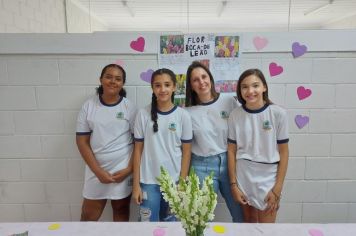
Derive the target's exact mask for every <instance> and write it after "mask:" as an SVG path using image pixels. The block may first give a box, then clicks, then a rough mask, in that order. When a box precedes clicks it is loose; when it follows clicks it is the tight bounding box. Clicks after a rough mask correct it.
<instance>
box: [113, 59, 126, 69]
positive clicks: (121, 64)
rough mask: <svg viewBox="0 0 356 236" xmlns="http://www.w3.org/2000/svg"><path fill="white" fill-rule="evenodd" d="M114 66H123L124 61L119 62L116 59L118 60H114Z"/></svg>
mask: <svg viewBox="0 0 356 236" xmlns="http://www.w3.org/2000/svg"><path fill="white" fill-rule="evenodd" d="M114 64H116V65H119V66H122V67H123V66H124V61H123V60H120V59H118V60H116V61H115V62H114Z"/></svg>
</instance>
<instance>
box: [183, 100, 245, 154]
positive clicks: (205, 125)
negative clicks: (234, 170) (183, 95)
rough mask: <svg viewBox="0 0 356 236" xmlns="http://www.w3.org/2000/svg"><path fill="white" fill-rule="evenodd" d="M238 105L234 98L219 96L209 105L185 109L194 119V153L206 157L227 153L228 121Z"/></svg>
mask: <svg viewBox="0 0 356 236" xmlns="http://www.w3.org/2000/svg"><path fill="white" fill-rule="evenodd" d="M238 104H239V103H238V102H237V101H236V99H235V98H234V97H231V96H223V95H219V97H218V98H216V99H215V100H213V101H211V102H209V103H203V104H200V105H196V106H192V107H186V108H185V109H186V110H187V111H188V112H189V114H190V116H191V118H192V125H193V142H192V153H194V154H195V155H198V156H205V157H206V156H212V155H216V154H219V153H223V152H226V150H227V135H228V125H227V120H228V118H229V116H230V113H231V111H232V110H233V109H235V108H236V107H238Z"/></svg>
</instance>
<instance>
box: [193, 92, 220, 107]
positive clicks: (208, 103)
mask: <svg viewBox="0 0 356 236" xmlns="http://www.w3.org/2000/svg"><path fill="white" fill-rule="evenodd" d="M219 97H220V93H219V94H218V96H217V97H216V98H215V99H213V100H212V101H210V102H206V103H204V102H202V103H200V104H198V105H201V106H207V105H210V104H213V103H214V102H216V101H217V100H218V99H219Z"/></svg>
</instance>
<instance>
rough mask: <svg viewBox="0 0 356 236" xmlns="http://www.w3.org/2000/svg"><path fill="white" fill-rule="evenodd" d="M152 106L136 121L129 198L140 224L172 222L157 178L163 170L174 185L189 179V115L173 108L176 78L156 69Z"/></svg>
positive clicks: (190, 132)
mask: <svg viewBox="0 0 356 236" xmlns="http://www.w3.org/2000/svg"><path fill="white" fill-rule="evenodd" d="M151 87H152V90H153V93H152V103H151V105H150V106H147V107H146V108H144V109H141V110H140V111H139V112H138V114H137V117H136V121H135V133H134V134H135V148H134V155H133V157H134V164H133V166H134V171H133V173H134V174H133V193H132V197H133V199H134V201H135V202H136V203H137V204H140V221H172V220H175V217H174V216H173V215H171V214H170V213H169V207H168V203H167V202H166V201H165V200H164V199H163V196H162V193H161V191H160V188H159V185H158V181H157V179H156V178H157V177H158V176H159V175H160V167H161V166H163V167H164V168H165V169H167V171H168V172H169V174H170V176H172V178H173V179H174V180H175V181H178V179H179V176H181V177H183V178H185V177H186V176H187V175H188V171H189V163H190V151H191V141H192V123H191V120H190V117H189V114H188V113H187V112H186V111H185V110H183V109H182V108H180V107H177V106H175V105H174V103H173V101H174V91H175V89H176V76H175V74H174V73H173V72H172V71H171V70H169V69H158V70H156V71H155V72H154V73H153V74H152V78H151Z"/></svg>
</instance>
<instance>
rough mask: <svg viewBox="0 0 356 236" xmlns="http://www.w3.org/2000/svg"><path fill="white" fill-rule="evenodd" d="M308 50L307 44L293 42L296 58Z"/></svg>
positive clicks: (293, 52) (293, 51)
mask: <svg viewBox="0 0 356 236" xmlns="http://www.w3.org/2000/svg"><path fill="white" fill-rule="evenodd" d="M306 51H307V46H305V45H301V44H299V43H298V42H294V43H293V44H292V54H293V57H294V58H296V57H300V56H302V55H303V54H304V53H306Z"/></svg>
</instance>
